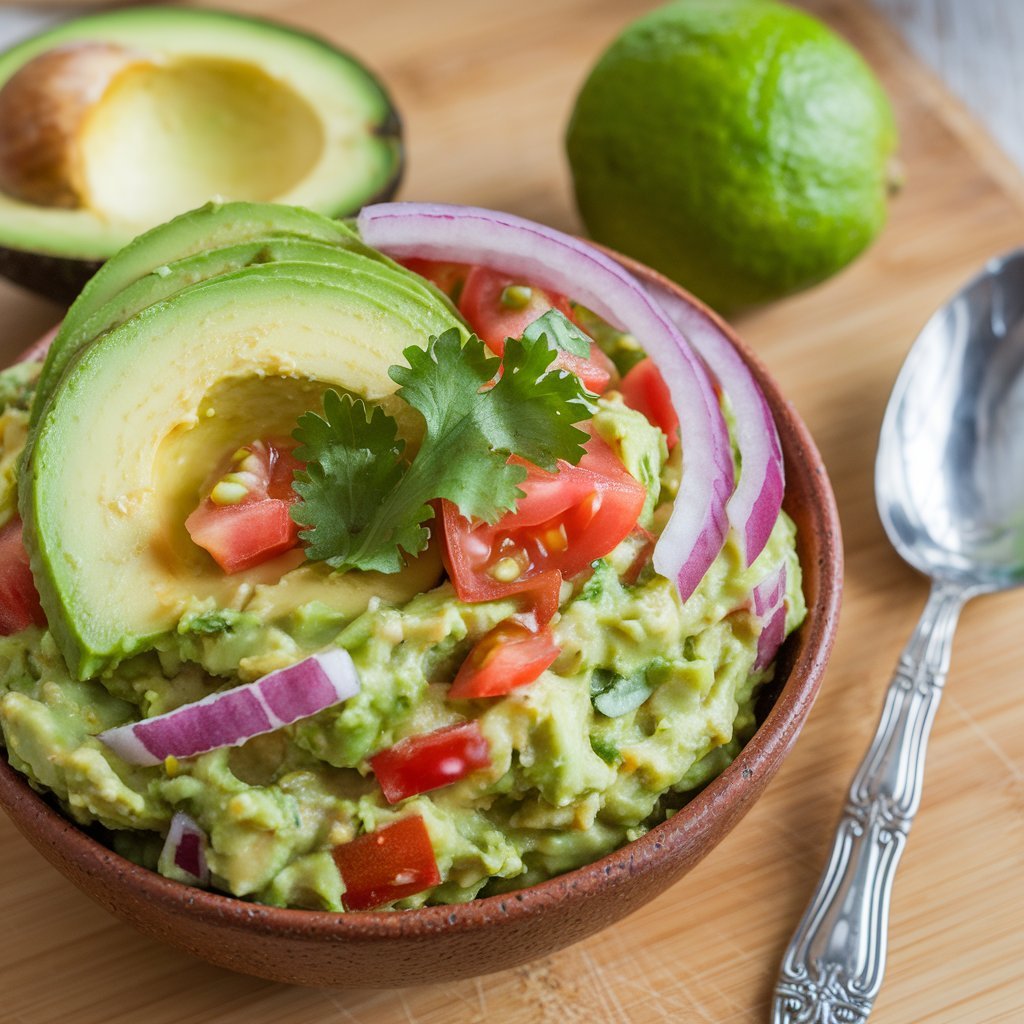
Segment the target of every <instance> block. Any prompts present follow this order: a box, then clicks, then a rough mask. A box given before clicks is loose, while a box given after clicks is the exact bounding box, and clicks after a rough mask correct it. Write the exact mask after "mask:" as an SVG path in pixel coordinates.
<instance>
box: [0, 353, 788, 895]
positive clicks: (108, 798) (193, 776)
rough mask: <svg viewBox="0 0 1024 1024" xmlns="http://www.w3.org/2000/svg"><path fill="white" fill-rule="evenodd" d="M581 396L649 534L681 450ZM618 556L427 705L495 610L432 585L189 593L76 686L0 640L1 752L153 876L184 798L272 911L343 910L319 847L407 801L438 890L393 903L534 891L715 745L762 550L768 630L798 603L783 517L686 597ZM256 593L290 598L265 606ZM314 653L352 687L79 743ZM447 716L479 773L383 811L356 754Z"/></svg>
mask: <svg viewBox="0 0 1024 1024" xmlns="http://www.w3.org/2000/svg"><path fill="white" fill-rule="evenodd" d="M18 373H19V374H22V376H21V377H19V376H16V375H14V376H12V375H11V374H10V373H9V374H8V375H6V376H3V377H2V380H0V395H2V396H3V400H4V402H5V409H4V411H3V413H2V415H0V520H3V519H6V518H7V517H8V516H10V515H11V510H13V508H14V505H15V502H14V487H15V483H14V479H15V478H14V473H13V471H12V469H11V467H13V466H14V465H15V463H16V460H17V459H18V456H19V454H20V451H21V446H22V445H23V444H24V440H25V430H24V422H25V413H24V409H25V408H27V401H26V400H25V399H26V396H27V394H28V389H29V387H30V381H31V378H30V376H26V375H25V374H24V371H21V370H19V371H18ZM598 406H599V408H598V412H597V414H596V416H595V420H594V429H595V431H596V432H597V433H598V434H600V435H601V437H603V438H604V440H605V441H607V442H608V443H609V445H610V446H611V447H612V449H613V451H615V452H616V454H618V456H619V457H620V459H621V460H622V461H623V463H624V464H625V466H626V468H627V469H628V470H629V471H630V473H631V474H632V475H633V476H634V477H636V478H637V479H638V480H640V481H641V482H642V483H643V484H644V485H645V487H646V488H647V503H646V505H645V508H644V511H643V513H642V514H641V520H640V522H641V525H643V526H645V527H648V528H650V529H652V530H654V531H655V532H656V531H657V529H658V525H659V521H660V519H662V518H664V513H663V510H667V508H668V507H669V503H670V502H671V500H672V498H673V497H674V494H675V486H676V482H677V479H678V465H677V462H678V450H677V452H676V457H675V458H673V459H669V458H668V455H667V449H666V446H665V438H664V435H663V434H662V433H661V431H659V430H658V429H657V428H655V427H653V426H651V425H650V424H649V423H648V422H647V420H646V419H645V418H644V417H643V416H642V415H640V414H639V413H636V412H633V411H632V410H630V409H627V408H626V407H625V406H624V405H623V404H622V403H621V401H619V400H617V398H616V397H615V395H614V393H610V394H609V396H608V397H605V398H603V399H601V400H600V402H599V403H598ZM636 555H637V541H636V540H635V539H634V538H632V537H631V538H627V539H626V540H625V541H623V542H622V543H621V544H620V545H619V546H618V547H617V548H616V549H615V550H614V551H612V552H611V553H610V554H609V555H608V556H606V557H605V558H602V559H600V560H599V561H597V562H596V563H594V565H593V566H592V571H590V572H586V573H583V574H581V575H580V576H579V577H577V578H575V579H574V580H573V581H572V582H571V583H569V582H567V583H565V584H563V594H562V602H561V606H560V612H559V614H558V616H556V618H555V620H554V621H553V623H552V634H553V637H554V640H555V642H556V644H557V645H558V646H559V647H560V648H561V653H560V654H559V656H558V658H557V660H556V661H555V662H554V663H553V664H552V665H551V667H550V668H549V669H548V670H546V671H545V672H543V674H542V675H541V676H540V678H539V679H537V680H536V681H535V682H533V683H531V684H530V685H528V686H523V687H521V688H519V689H515V690H512V691H511V692H510V693H509V694H508V695H507V696H505V697H503V698H502V699H500V700H469V701H451V700H447V699H446V695H447V692H448V686H449V684H450V682H451V680H452V678H453V675H454V673H455V671H456V670H457V668H458V666H459V665H460V663H461V662H462V661H463V659H464V658H465V657H466V655H467V653H468V652H469V650H470V649H471V647H472V646H473V644H474V643H475V641H477V640H479V639H480V638H481V637H482V636H483V635H484V634H486V633H487V632H488V631H489V630H490V629H492V628H493V627H494V626H496V625H497V624H498V623H500V622H502V621H503V620H505V619H507V618H508V617H509V616H510V615H511V614H512V613H513V612H514V610H515V607H514V605H513V603H512V602H511V601H490V602H483V603H476V604H469V603H466V602H463V601H460V600H459V599H458V597H457V596H456V594H455V591H454V590H453V588H452V585H451V583H449V582H444V583H442V584H440V585H439V586H434V587H433V588H432V589H427V590H425V592H422V593H418V594H416V596H414V597H412V598H411V599H407V600H399V599H396V600H394V601H393V602H388V601H383V600H380V599H379V598H373V599H371V600H370V601H369V604H368V606H367V607H366V610H355V611H353V610H351V609H344V608H341V609H339V608H338V607H336V606H332V605H331V604H328V603H325V602H324V601H323V600H319V599H312V600H308V601H302V600H301V594H302V586H301V579H302V577H301V574H303V573H309V571H310V567H309V566H302V567H299V568H295V569H292V570H291V571H290V572H287V573H285V575H284V576H283V577H282V579H281V580H280V581H279V582H278V583H268V584H265V585H261V586H256V587H250V588H248V589H247V590H244V591H240V592H239V593H237V594H235V595H234V596H233V599H232V600H231V601H230V602H227V603H225V602H222V601H218V600H217V599H216V598H215V597H206V598H204V599H202V600H199V599H197V600H196V601H194V602H193V603H192V604H191V605H190V606H189V607H188V608H187V609H186V611H185V613H184V614H183V615H182V616H181V618H180V620H179V621H178V624H177V628H176V630H174V631H173V632H172V633H171V634H170V635H168V636H166V637H164V638H162V639H160V640H159V641H158V642H157V643H156V646H155V648H154V649H152V650H149V651H147V652H145V653H143V654H139V655H136V656H134V657H131V658H128V659H127V660H124V661H122V662H121V663H120V664H119V665H118V666H117V667H115V668H112V669H109V670H107V671H106V672H105V673H104V674H102V675H101V676H99V677H98V678H94V679H90V680H87V681H79V680H77V679H75V678H73V677H72V675H71V674H69V672H68V668H67V665H66V663H65V660H64V658H63V657H62V656H61V653H60V651H59V650H58V647H57V645H56V643H55V642H54V638H53V637H52V636H51V635H50V633H49V632H47V631H45V630H41V629H39V628H35V627H32V628H29V629H26V630H24V631H22V632H20V633H17V634H15V635H13V636H10V637H6V638H3V639H0V728H2V731H3V738H4V742H5V744H6V746H7V751H8V757H9V759H10V762H11V764H12V765H13V766H14V767H15V768H17V769H18V770H19V771H21V772H23V773H24V774H25V775H26V776H27V777H28V778H29V780H30V781H31V783H32V784H33V786H35V787H36V788H39V789H42V790H48V791H50V792H52V793H53V794H54V795H55V796H56V797H57V798H58V800H59V801H60V803H61V805H62V806H63V807H64V809H65V810H66V812H67V813H68V815H69V816H70V817H71V818H72V819H73V820H75V821H76V822H79V823H81V824H83V825H86V824H92V823H99V824H100V825H101V826H103V827H104V828H105V829H107V830H109V833H110V842H111V844H112V846H113V847H114V848H115V849H116V850H118V851H119V852H121V853H122V854H124V855H125V856H128V857H130V858H131V859H133V860H136V861H137V862H139V863H142V864H144V865H147V866H149V867H151V868H154V869H158V868H159V869H160V870H163V871H164V873H166V874H170V875H171V876H172V877H175V873H176V869H175V867H174V865H173V864H169V863H167V862H166V858H164V859H162V860H161V858H160V852H161V847H162V845H163V836H164V834H166V832H167V829H168V826H169V823H170V820H171V817H172V816H173V815H174V813H175V812H176V811H184V812H186V813H187V814H189V815H190V816H191V817H192V818H193V819H194V820H195V821H196V822H197V823H198V824H199V825H200V826H201V827H202V829H203V830H204V831H205V832H206V834H207V836H208V837H209V849H208V853H207V859H208V862H209V866H210V870H211V873H212V884H213V885H215V886H216V887H217V888H219V889H222V890H225V891H227V892H230V893H233V894H235V895H237V896H243V897H249V898H252V899H256V900H259V901H262V902H265V903H269V904H273V905H278V906H296V907H309V908H317V909H328V910H336V911H340V910H342V909H343V908H342V894H343V891H344V886H343V883H342V879H341V876H340V874H339V871H338V868H337V866H336V863H335V860H334V858H333V857H332V852H331V851H332V850H333V849H334V848H336V847H337V846H338V845H339V844H343V843H346V842H348V841H350V840H352V839H353V838H355V837H356V836H357V835H359V834H362V833H366V832H372V831H374V830H376V829H379V828H381V827H382V826H384V825H387V824H388V823H389V822H392V821H396V820H398V819H401V818H404V817H408V816H409V815H410V814H411V813H416V814H419V815H421V816H422V818H423V820H424V822H425V824H426V826H427V829H428V831H429V835H430V840H431V844H432V846H433V848H434V853H435V857H436V860H437V865H438V869H439V872H440V877H441V879H442V881H441V883H440V884H439V885H437V886H435V887H434V888H432V889H429V890H427V891H424V892H421V893H418V894H417V895H415V896H411V897H408V898H406V899H403V900H401V901H399V902H398V903H396V904H395V905H396V906H398V907H412V906H419V905H422V904H424V903H446V902H447V903H450V902H461V901H465V900H470V899H473V898H474V897H475V896H477V895H479V894H490V893H494V892H502V891H507V890H509V889H514V888H519V887H522V886H524V885H528V884H532V883H534V882H537V881H540V880H542V879H544V878H548V877H550V876H552V875H554V874H557V873H559V872H562V871H566V870H569V869H571V868H574V867H577V866H579V865H581V864H584V863H587V862H588V861H591V860H593V859H595V858H596V857H599V856H601V855H603V854H605V853H607V852H609V851H610V850H613V849H615V848H616V847H618V846H620V845H621V844H623V843H624V842H626V841H628V840H630V839H632V838H635V837H637V836H638V835H641V834H642V833H643V832H644V831H646V830H647V829H648V828H650V827H651V826H652V825H654V824H656V823H657V822H659V821H661V820H664V818H665V817H666V815H668V814H670V813H672V811H673V810H674V809H675V808H677V807H678V806H679V805H680V803H681V802H683V801H684V800H685V799H686V795H687V794H689V793H691V792H693V791H694V790H695V789H697V788H698V787H700V786H701V785H703V784H704V783H706V782H707V781H708V780H709V779H711V778H712V777H714V776H715V775H716V774H717V773H719V772H720V771H721V770H722V769H723V768H724V767H725V765H727V764H728V763H729V761H730V760H731V759H732V758H733V757H734V756H735V754H736V753H737V751H738V750H739V749H740V747H741V745H742V743H743V742H744V740H745V739H746V738H747V737H748V736H749V735H750V733H751V732H752V731H753V728H754V725H755V722H754V713H753V703H754V698H755V695H756V692H757V688H758V687H759V686H760V685H761V683H762V682H764V681H765V679H766V678H769V677H770V675H771V669H770V668H769V669H767V670H762V671H754V669H753V665H754V662H755V657H756V652H757V640H758V635H759V632H760V629H761V623H760V621H759V619H758V618H757V617H756V616H755V615H754V614H753V611H752V609H751V604H750V594H751V591H752V589H753V587H754V586H755V585H756V584H757V583H758V582H759V581H761V580H763V579H764V578H766V577H767V576H768V575H769V574H770V573H771V572H772V571H773V570H774V569H776V568H777V567H778V566H779V565H781V564H785V565H786V568H787V576H786V578H787V598H786V607H787V621H786V631H787V632H789V631H790V630H792V629H794V628H795V627H796V626H797V625H798V624H799V622H800V621H801V620H802V618H803V615H804V603H803V598H802V595H801V589H800V567H799V563H798V561H797V558H796V554H795V547H794V528H793V525H792V523H791V521H790V520H789V519H788V517H787V516H786V515H785V514H784V513H783V514H781V515H780V517H779V520H778V522H777V523H776V525H775V528H774V531H773V533H772V535H771V539H770V541H769V543H768V544H767V546H766V547H765V549H764V550H763V551H762V553H761V554H760V556H759V557H758V558H757V560H756V561H755V563H754V564H753V565H752V566H751V567H749V568H744V566H743V564H742V560H741V558H740V557H739V554H738V552H737V550H736V548H735V546H734V544H733V543H732V541H731V540H730V541H729V542H727V543H726V545H725V547H724V549H723V550H722V552H721V553H720V554H719V556H718V559H717V560H716V561H715V563H714V565H713V566H712V568H711V570H710V571H709V572H708V573H707V575H706V577H705V578H704V580H703V582H702V583H701V585H700V587H699V589H698V590H697V591H696V592H695V593H694V594H693V596H692V597H691V598H690V599H689V600H687V601H686V602H685V603H682V602H681V601H680V599H679V596H678V593H677V591H676V589H675V587H674V586H673V585H672V584H670V583H669V581H667V580H666V579H664V578H662V577H660V576H657V575H655V574H654V573H653V571H652V570H651V569H650V567H647V568H645V569H643V570H642V571H641V572H640V574H639V576H638V577H637V578H635V580H633V581H632V582H625V580H627V579H633V574H632V573H630V572H629V571H628V570H629V569H630V567H631V566H632V565H633V564H634V562H635V559H636ZM296 574H299V575H298V576H296ZM296 580H298V581H299V582H296ZM431 582H433V581H431ZM275 588H280V590H279V592H281V593H284V592H287V593H288V594H292V593H298V594H299V595H300V598H298V599H288V600H281V601H275V600H274V594H275ZM297 601H298V603H297ZM331 644H333V645H337V646H340V647H342V648H344V649H346V650H347V651H348V652H349V653H350V654H351V656H352V659H353V661H354V663H355V665H356V667H357V669H358V672H359V676H360V679H361V682H362V689H361V690H360V692H359V693H358V694H357V695H356V696H355V697H353V698H351V699H349V700H348V701H347V702H345V703H344V704H341V705H339V706H337V707H335V708H332V709H329V710H327V711H323V712H321V713H319V714H317V715H315V716H313V717H311V718H308V719H306V720H304V721H301V722H299V723H297V724H295V725H293V726H289V727H286V728H284V729H280V730H278V731H276V732H273V733H269V734H267V735H263V736H259V737H256V738H255V739H252V740H250V741H249V742H248V743H246V744H245V745H243V746H241V747H238V748H233V749H220V750H214V751H212V752H210V753H207V754H202V755H200V756H198V757H194V758H190V759H187V760H182V761H176V760H174V759H173V758H168V759H167V761H166V762H165V763H163V764H161V765H158V766H155V767H138V766H133V765H129V764H127V763H125V762H124V761H122V760H121V759H120V758H119V757H118V756H117V755H116V754H114V753H113V752H112V751H111V750H110V749H109V748H108V747H107V746H105V745H104V744H103V743H102V742H100V741H99V740H98V739H97V738H96V736H97V734H98V733H100V732H102V731H103V730H105V729H109V728H112V727H114V726H118V725H121V724H123V723H127V722H131V721H135V720H137V719H139V718H147V717H151V716H154V715H158V714H162V713H164V712H166V711H169V710H172V709H173V708H175V707H178V706H181V705H183V704H187V703H191V702H194V701H196V700H198V699H200V698H202V697H204V696H206V695H207V694H210V693H212V692H214V691H215V690H217V689H218V688H221V687H223V686H225V685H228V686H230V685H235V684H236V683H237V682H239V681H248V680H252V679H255V678H258V677H260V676H262V675H264V674H266V673H267V672H269V671H272V670H273V669H276V668H280V667H283V666H286V665H290V664H293V663H295V662H297V661H299V660H301V659H302V658H304V657H306V656H307V655H309V654H310V653H312V652H314V651H317V650H319V649H321V648H323V647H324V646H326V645H331ZM467 719H471V720H476V721H477V722H478V723H479V727H480V730H481V731H482V733H483V734H484V736H485V737H486V739H487V741H488V743H489V745H490V753H491V758H490V761H491V763H490V767H489V768H485V769H481V770H479V771H476V772H474V773H472V774H470V775H469V776H467V777H465V778H463V779H462V780H460V781H458V782H456V783H454V784H453V785H450V786H447V787H445V788H442V789H437V790H434V791H433V792H430V793H425V794H420V795H418V796H414V797H412V798H410V799H407V800H405V801H402V802H401V803H398V804H396V805H394V806H392V805H389V804H388V803H387V802H386V801H385V800H384V798H383V795H382V793H381V790H380V787H379V785H378V784H377V782H376V780H375V779H374V777H373V774H372V772H371V770H370V767H369V765H368V758H369V757H371V756H372V755H373V754H374V753H376V752H377V751H380V750H381V749H383V748H386V747H389V746H391V745H393V744H394V743H395V742H397V741H398V740H400V739H402V738H404V737H408V736H414V735H420V734H423V733H427V732H430V731H432V730H435V729H438V728H441V727H443V726H446V725H449V724H453V723H457V722H462V721H465V720H467ZM158 861H159V863H158Z"/></svg>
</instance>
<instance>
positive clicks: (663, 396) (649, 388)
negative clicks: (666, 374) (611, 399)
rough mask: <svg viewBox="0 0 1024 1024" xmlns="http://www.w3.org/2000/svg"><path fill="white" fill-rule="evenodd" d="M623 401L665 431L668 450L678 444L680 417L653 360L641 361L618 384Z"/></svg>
mask: <svg viewBox="0 0 1024 1024" xmlns="http://www.w3.org/2000/svg"><path fill="white" fill-rule="evenodd" d="M619 391H621V392H622V398H623V401H625V403H626V405H628V406H629V407H630V408H631V409H636V411H637V412H642V413H643V414H644V415H645V416H646V417H647V418H648V419H649V420H650V421H651V423H653V424H654V425H655V426H656V427H658V428H660V429H661V430H662V431H664V433H665V436H666V437H667V438H668V446H669V448H674V447H675V446H676V444H677V442H678V441H679V416H678V414H677V413H676V410H675V407H674V406H673V405H672V396H671V394H670V393H669V390H668V385H667V384H666V383H665V381H664V379H663V378H662V376H661V374H660V373H659V372H658V368H657V367H656V366H655V365H654V361H653V360H651V359H642V360H641V361H640V362H639V363H637V364H636V366H634V367H633V369H632V370H630V371H629V373H627V374H626V376H625V377H623V378H622V381H621V382H620V384H619Z"/></svg>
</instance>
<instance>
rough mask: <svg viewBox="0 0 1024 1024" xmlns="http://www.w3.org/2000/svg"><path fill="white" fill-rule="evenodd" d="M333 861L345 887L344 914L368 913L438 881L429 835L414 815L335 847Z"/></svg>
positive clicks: (429, 886) (438, 873)
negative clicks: (363, 911)
mask: <svg viewBox="0 0 1024 1024" xmlns="http://www.w3.org/2000/svg"><path fill="white" fill-rule="evenodd" d="M334 862H335V864H337V865H338V871H339V872H340V873H341V878H342V881H343V882H344V883H345V892H344V894H343V895H342V897H341V902H342V903H343V904H344V906H345V909H346V910H372V909H373V908H374V907H380V906H383V905H384V904H385V903H391V902H392V901H393V900H400V899H402V898H403V897H405V896H412V895H413V894H414V893H417V892H423V890H424V889H432V888H433V887H434V886H435V885H437V884H439V883H440V881H441V872H440V871H439V870H438V867H437V860H436V859H435V857H434V848H433V846H431V843H430V833H429V832H428V831H427V826H426V824H425V823H424V821H423V818H422V817H420V815H418V814H415V815H411V816H410V817H408V818H400V819H399V820H398V821H396V822H394V823H393V824H391V825H385V826H384V828H381V829H378V830H377V831H376V832H371V833H369V834H368V835H365V836H359V837H358V838H357V839H353V840H352V842H350V843H345V844H343V845H342V846H336V847H335V848H334Z"/></svg>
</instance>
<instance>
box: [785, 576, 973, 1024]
mask: <svg viewBox="0 0 1024 1024" xmlns="http://www.w3.org/2000/svg"><path fill="white" fill-rule="evenodd" d="M967 596H968V595H967V593H966V592H965V591H964V589H963V588H961V587H960V586H957V585H953V584H949V583H940V582H936V583H935V584H933V586H932V590H931V594H930V595H929V597H928V603H927V605H926V606H925V609H924V612H923V613H922V614H921V621H920V622H919V623H918V624H917V629H915V630H914V634H913V636H912V637H911V638H910V641H909V642H908V644H907V646H906V647H905V648H904V649H903V654H902V655H901V656H900V660H899V664H898V666H897V668H896V673H895V675H894V676H893V679H892V682H891V683H890V684H889V689H888V691H887V692H886V697H885V707H884V709H883V710H882V718H881V720H880V721H879V723H878V729H877V730H876V732H875V737H874V739H873V740H872V742H871V746H870V748H869V749H868V752H867V754H866V755H865V757H864V760H863V761H862V762H861V764H860V767H859V768H858V769H857V774H856V775H855V776H854V779H853V783H852V785H851V786H850V792H849V796H848V797H847V803H846V807H845V809H844V811H843V814H842V817H841V818H840V820H839V826H838V829H837V831H836V836H835V839H834V840H833V844H832V852H831V854H830V855H829V859H828V864H827V865H826V867H825V870H824V872H823V873H822V876H821V878H820V880H819V881H818V887H817V889H816V890H815V892H814V895H813V897H812V898H811V902H810V905H809V906H808V907H807V910H806V911H805V912H804V916H803V917H802V918H801V920H800V923H799V925H797V929H796V932H795V933H794V935H793V938H792V939H791V940H790V943H789V946H788V948H787V949H786V954H785V956H784V957H783V960H782V967H781V969H780V971H779V980H778V982H777V984H776V986H775V998H774V1001H773V1005H772V1022H773V1024H862V1022H863V1021H866V1020H867V1019H868V1014H869V1013H870V1012H871V1007H872V1006H873V1005H874V1001H875V997H876V996H877V995H878V990H879V988H880V987H881V985H882V975H883V973H884V971H885V953H886V932H887V929H888V921H889V898H890V895H891V893H892V883H893V876H894V875H895V873H896V865H897V864H898V863H899V859H900V856H901V855H902V853H903V847H904V845H905V844H906V841H907V833H908V832H909V831H910V825H911V822H912V821H913V818H914V814H915V813H916V812H917V808H918V805H919V804H920V802H921V790H922V783H923V778H924V759H925V749H926V746H927V743H928V734H929V733H930V732H931V728H932V721H933V720H934V718H935V712H936V710H937V709H938V706H939V699H940V697H941V696H942V687H943V684H944V683H945V681H946V673H947V672H948V670H949V657H950V651H951V649H952V646H953V633H954V631H955V629H956V624H957V620H958V619H959V617H960V609H961V608H962V607H963V603H964V601H965V600H966V598H967Z"/></svg>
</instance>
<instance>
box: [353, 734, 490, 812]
mask: <svg viewBox="0 0 1024 1024" xmlns="http://www.w3.org/2000/svg"><path fill="white" fill-rule="evenodd" d="M490 763H491V748H490V745H489V744H488V742H487V739H486V737H485V736H484V734H483V733H482V732H481V731H480V726H479V724H478V723H477V722H462V723H461V724H460V725H450V726H448V727H447V728H446V729H438V730H437V731H436V732H428V733H426V734H425V735H422V736H409V737H407V738H406V739H404V740H399V741H398V742H397V743H396V744H395V745H394V746H393V747H388V748H387V750H381V751H380V752H379V753H376V754H374V755H373V757H371V758H370V767H371V768H372V769H373V774H374V775H376V776H377V781H378V782H379V783H380V788H381V789H382V790H383V791H384V798H385V799H386V800H387V802H388V803H389V804H396V803H398V801H399V800H404V799H405V798H406V797H410V796H415V795H416V794H417V793H427V792H429V791H430V790H432V789H440V788H441V787H442V786H450V785H451V784H452V783H453V782H458V781H459V779H462V778H465V777H466V776H467V775H469V774H470V772H472V771H475V770H476V769H477V768H486V767H487V766H488V765H489V764H490Z"/></svg>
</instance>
